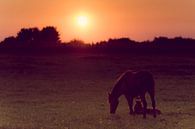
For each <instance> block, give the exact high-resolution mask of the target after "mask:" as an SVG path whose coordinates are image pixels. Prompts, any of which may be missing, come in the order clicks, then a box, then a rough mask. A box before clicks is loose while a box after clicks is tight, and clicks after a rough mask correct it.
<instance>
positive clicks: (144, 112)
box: [141, 94, 147, 118]
mask: <svg viewBox="0 0 195 129" xmlns="http://www.w3.org/2000/svg"><path fill="white" fill-rule="evenodd" d="M141 100H142V102H143V106H144V107H143V118H146V111H147V102H146V98H145V94H143V95H141Z"/></svg>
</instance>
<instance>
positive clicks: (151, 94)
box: [149, 92, 156, 117]
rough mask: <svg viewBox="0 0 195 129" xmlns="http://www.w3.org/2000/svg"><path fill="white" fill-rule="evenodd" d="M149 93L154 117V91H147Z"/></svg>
mask: <svg viewBox="0 0 195 129" xmlns="http://www.w3.org/2000/svg"><path fill="white" fill-rule="evenodd" d="M149 94H150V98H151V101H152V108H153V113H154V114H153V116H154V117H156V102H155V98H154V92H149Z"/></svg>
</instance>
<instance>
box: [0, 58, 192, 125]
mask: <svg viewBox="0 0 195 129" xmlns="http://www.w3.org/2000/svg"><path fill="white" fill-rule="evenodd" d="M127 69H132V70H148V71H150V72H152V73H153V75H154V77H155V82H156V100H157V108H158V109H160V110H161V112H162V114H161V115H158V116H157V118H156V119H155V118H153V117H152V116H151V115H148V116H147V119H143V118H142V115H135V116H131V115H129V114H128V112H129V111H128V106H127V102H126V100H125V98H124V97H121V99H120V104H119V106H118V109H117V112H116V114H115V115H110V114H109V105H108V102H107V92H109V91H110V90H111V89H112V87H113V84H114V82H115V80H116V79H117V77H119V76H120V74H121V73H122V72H124V71H126V70H127ZM147 99H148V96H147ZM148 102H149V101H148ZM148 106H149V107H150V106H151V103H150V102H149V103H148ZM194 121H195V59H194V57H192V56H191V57H190V56H176V55H172V56H168V55H148V56H147V55H118V56H117V55H103V54H99V55H97V54H66V55H52V54H51V55H8V54H7V55H6V54H1V55H0V129H195V123H194Z"/></svg>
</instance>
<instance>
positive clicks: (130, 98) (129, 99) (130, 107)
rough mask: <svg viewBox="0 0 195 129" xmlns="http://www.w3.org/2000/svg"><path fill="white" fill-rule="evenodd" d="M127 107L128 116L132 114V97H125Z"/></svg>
mask: <svg viewBox="0 0 195 129" xmlns="http://www.w3.org/2000/svg"><path fill="white" fill-rule="evenodd" d="M125 97H126V99H127V102H128V105H129V111H130V112H129V114H134V112H133V97H131V96H129V95H125Z"/></svg>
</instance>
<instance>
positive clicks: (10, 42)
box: [2, 36, 17, 47]
mask: <svg viewBox="0 0 195 129" xmlns="http://www.w3.org/2000/svg"><path fill="white" fill-rule="evenodd" d="M2 44H3V45H4V46H6V47H15V46H16V45H17V39H16V38H15V37H14V36H10V37H7V38H5V39H4V40H3V41H2Z"/></svg>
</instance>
